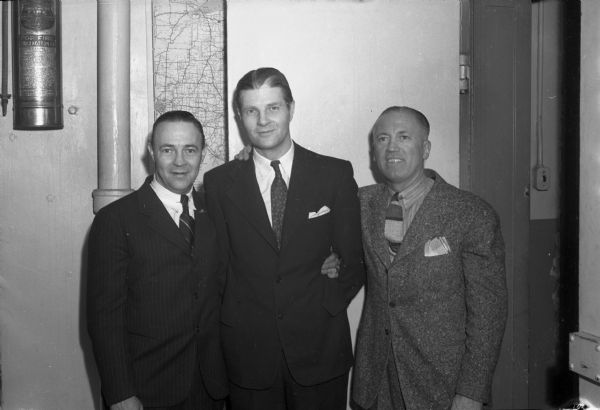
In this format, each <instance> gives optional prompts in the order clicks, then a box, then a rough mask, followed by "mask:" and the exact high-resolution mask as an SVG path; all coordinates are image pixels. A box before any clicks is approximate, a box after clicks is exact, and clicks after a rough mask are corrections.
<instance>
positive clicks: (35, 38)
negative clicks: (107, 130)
mask: <svg viewBox="0 0 600 410" xmlns="http://www.w3.org/2000/svg"><path fill="white" fill-rule="evenodd" d="M12 14H13V24H12V27H13V36H12V37H13V49H12V52H13V54H12V56H13V57H12V60H13V98H14V100H13V128H14V129H16V130H51V129H62V128H63V106H62V65H61V38H60V37H61V35H60V34H61V33H60V31H61V24H60V17H61V4H60V0H15V2H14V3H13V13H12Z"/></svg>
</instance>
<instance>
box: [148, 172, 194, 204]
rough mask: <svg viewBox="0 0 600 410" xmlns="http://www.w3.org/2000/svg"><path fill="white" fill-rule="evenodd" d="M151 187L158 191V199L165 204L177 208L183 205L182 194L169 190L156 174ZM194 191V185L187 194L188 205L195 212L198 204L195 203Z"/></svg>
mask: <svg viewBox="0 0 600 410" xmlns="http://www.w3.org/2000/svg"><path fill="white" fill-rule="evenodd" d="M150 187H152V189H153V190H154V192H155V193H156V196H158V199H160V201H161V202H162V203H163V204H165V206H170V207H176V208H180V207H181V195H180V194H176V193H175V192H172V191H170V190H168V189H167V188H165V187H164V186H162V185H161V184H160V183H159V182H158V181H157V180H156V174H155V175H154V178H153V179H152V182H150ZM193 192H194V187H192V188H191V189H190V190H189V192H188V193H187V194H186V195H187V196H188V198H189V201H188V207H189V209H190V212H191V213H193V211H195V210H196V206H195V205H194V195H192V193H193Z"/></svg>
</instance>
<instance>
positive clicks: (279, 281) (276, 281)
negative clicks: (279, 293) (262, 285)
mask: <svg viewBox="0 0 600 410" xmlns="http://www.w3.org/2000/svg"><path fill="white" fill-rule="evenodd" d="M275 283H281V275H277V279H275Z"/></svg>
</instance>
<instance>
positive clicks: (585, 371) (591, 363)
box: [569, 332, 600, 383]
mask: <svg viewBox="0 0 600 410" xmlns="http://www.w3.org/2000/svg"><path fill="white" fill-rule="evenodd" d="M569 369H570V370H571V371H573V372H575V373H577V374H579V375H581V376H584V377H587V378H588V379H591V380H594V381H595V382H597V383H600V336H595V335H592V334H589V333H585V332H574V333H571V334H570V335H569Z"/></svg>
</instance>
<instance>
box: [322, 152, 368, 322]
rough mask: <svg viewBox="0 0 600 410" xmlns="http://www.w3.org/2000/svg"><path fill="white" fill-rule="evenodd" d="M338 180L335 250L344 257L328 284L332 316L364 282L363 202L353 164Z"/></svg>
mask: <svg viewBox="0 0 600 410" xmlns="http://www.w3.org/2000/svg"><path fill="white" fill-rule="evenodd" d="M338 179H339V180H338V181H336V194H335V202H334V204H333V209H332V216H333V244H332V250H333V252H335V253H336V254H337V255H338V256H339V257H340V258H341V266H340V272H339V276H338V278H337V279H332V280H329V281H327V282H326V283H327V288H326V290H325V292H326V296H325V298H324V304H325V308H326V309H327V310H328V311H329V313H330V314H331V315H333V316H335V315H337V314H338V313H339V312H341V311H342V310H344V309H346V308H347V307H348V304H349V303H350V302H351V301H352V299H353V298H354V296H356V294H357V293H358V291H359V290H360V288H361V287H362V285H363V284H364V281H365V266H364V261H363V248H362V234H361V226H360V202H359V199H358V187H357V185H356V181H354V177H353V171H352V165H351V164H350V163H349V162H347V161H345V162H344V166H343V168H342V171H341V172H340V176H339V178H338Z"/></svg>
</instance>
